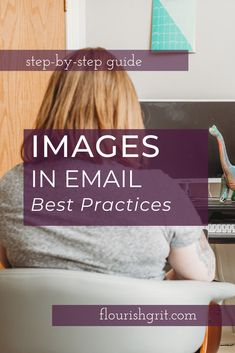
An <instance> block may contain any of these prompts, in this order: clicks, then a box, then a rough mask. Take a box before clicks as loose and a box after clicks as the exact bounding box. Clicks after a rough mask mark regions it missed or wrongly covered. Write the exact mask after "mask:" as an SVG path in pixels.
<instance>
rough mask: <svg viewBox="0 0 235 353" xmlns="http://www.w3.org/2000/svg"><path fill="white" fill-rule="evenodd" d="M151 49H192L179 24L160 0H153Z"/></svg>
mask: <svg viewBox="0 0 235 353" xmlns="http://www.w3.org/2000/svg"><path fill="white" fill-rule="evenodd" d="M151 49H152V50H156V51H157V50H159V51H161V50H171V51H176V50H185V51H193V48H192V45H191V44H190V43H189V42H188V40H187V39H186V38H185V36H184V34H183V33H182V31H181V29H180V28H179V26H178V25H177V24H176V23H175V21H174V19H173V18H172V17H171V16H170V15H169V13H168V12H167V10H166V9H165V7H164V6H163V5H162V3H161V1H160V0H153V18H152V45H151Z"/></svg>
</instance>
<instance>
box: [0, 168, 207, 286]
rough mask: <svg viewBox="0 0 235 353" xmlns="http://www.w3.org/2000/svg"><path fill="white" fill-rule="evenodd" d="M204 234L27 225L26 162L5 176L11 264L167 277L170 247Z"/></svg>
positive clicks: (0, 198) (3, 205)
mask: <svg viewBox="0 0 235 353" xmlns="http://www.w3.org/2000/svg"><path fill="white" fill-rule="evenodd" d="M200 232H201V228H200V227H170V226H169V227H160V226H149V227H147V226H76V227H75V226H73V227H72V226H67V227H61V226H60V227H59V226H50V227H49V226H46V227H45V226H44V227H30V226H24V224H23V167H22V165H21V164H20V165H18V166H16V167H14V168H13V169H12V170H10V171H9V172H8V173H7V174H6V175H5V176H4V177H3V178H2V179H1V180H0V245H2V246H3V247H4V248H5V249H6V252H7V258H8V260H9V262H10V264H11V266H12V267H40V268H60V269H68V270H85V271H94V272H100V273H106V274H112V275H122V276H130V277H136V278H154V279H157V280H162V279H164V276H165V273H164V267H165V264H166V259H167V257H168V255H169V253H170V249H171V247H184V246H187V245H190V244H192V243H194V242H196V241H198V240H199V238H200Z"/></svg>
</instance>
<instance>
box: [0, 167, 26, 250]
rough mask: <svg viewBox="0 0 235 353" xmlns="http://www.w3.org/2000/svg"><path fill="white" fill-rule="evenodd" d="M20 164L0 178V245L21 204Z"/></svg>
mask: <svg viewBox="0 0 235 353" xmlns="http://www.w3.org/2000/svg"><path fill="white" fill-rule="evenodd" d="M22 174H23V172H22V165H18V166H16V167H14V168H13V169H11V170H10V171H9V172H7V173H6V174H5V175H4V176H3V177H2V178H1V179H0V245H3V246H5V242H6V241H7V238H8V228H9V222H10V220H11V221H12V220H13V221H14V219H15V217H16V210H17V209H18V208H19V206H22V201H21V200H22V185H23V176H22Z"/></svg>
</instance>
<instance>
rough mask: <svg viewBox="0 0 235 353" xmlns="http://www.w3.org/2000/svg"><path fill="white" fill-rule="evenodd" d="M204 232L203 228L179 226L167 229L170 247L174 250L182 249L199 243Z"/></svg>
mask: <svg viewBox="0 0 235 353" xmlns="http://www.w3.org/2000/svg"><path fill="white" fill-rule="evenodd" d="M202 231H203V230H202V227H199V226H177V227H167V229H166V233H167V238H168V242H169V245H170V246H171V247H173V248H181V247H185V246H189V245H191V244H193V243H196V242H198V241H199V240H200V237H201V233H202Z"/></svg>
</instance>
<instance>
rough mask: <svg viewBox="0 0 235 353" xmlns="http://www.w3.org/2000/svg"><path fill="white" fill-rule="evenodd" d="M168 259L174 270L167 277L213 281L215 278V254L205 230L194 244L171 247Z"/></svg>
mask: <svg viewBox="0 0 235 353" xmlns="http://www.w3.org/2000/svg"><path fill="white" fill-rule="evenodd" d="M168 261H169V263H170V265H171V266H172V270H171V271H170V272H168V274H167V275H166V278H167V279H187V280H190V279H191V280H197V281H213V279H214V278H215V255H214V253H213V251H212V249H211V247H210V245H209V243H208V241H207V239H206V237H205V234H204V233H203V232H202V233H201V235H200V239H199V240H198V241H196V242H194V243H193V244H191V245H188V246H185V247H173V248H171V251H170V254H169V257H168Z"/></svg>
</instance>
